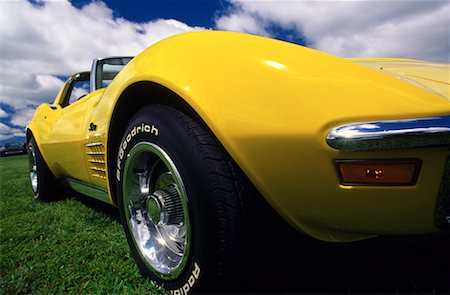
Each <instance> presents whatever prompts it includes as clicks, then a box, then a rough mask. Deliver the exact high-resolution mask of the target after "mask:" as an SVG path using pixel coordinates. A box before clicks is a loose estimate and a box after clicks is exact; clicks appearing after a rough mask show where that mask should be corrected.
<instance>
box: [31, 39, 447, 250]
mask: <svg viewBox="0 0 450 295" xmlns="http://www.w3.org/2000/svg"><path fill="white" fill-rule="evenodd" d="M67 87H68V84H65V85H64V86H63V89H62V90H61V91H60V93H59V94H58V96H57V97H56V99H55V101H54V103H53V104H43V105H41V106H39V108H38V109H37V110H36V113H35V115H34V118H33V119H32V121H31V123H30V124H29V126H28V129H27V136H28V139H30V138H31V137H33V138H34V139H35V141H36V144H37V146H38V147H39V150H40V151H41V153H42V156H43V158H44V160H45V162H46V163H47V165H48V167H49V168H50V170H51V172H52V173H53V175H54V176H55V177H56V178H58V179H71V180H72V181H71V184H72V186H77V185H79V186H80V187H81V186H84V185H85V184H87V185H89V187H90V188H91V189H92V190H91V193H90V194H91V196H94V197H96V198H98V199H101V200H103V201H106V202H109V203H111V204H116V202H117V195H116V188H115V182H116V177H117V175H116V174H117V173H120V171H117V169H116V166H117V163H116V161H117V160H116V159H117V153H118V152H119V148H118V146H119V144H120V139H121V137H122V136H123V132H124V128H125V126H126V124H127V122H128V120H129V119H130V116H131V112H133V111H134V110H136V109H138V108H140V107H141V106H144V105H147V104H151V103H154V102H158V103H165V102H168V103H169V102H170V104H171V105H179V106H180V108H181V109H182V110H183V111H188V112H192V113H194V114H195V115H196V116H198V117H199V118H200V119H201V121H203V122H204V125H205V126H207V128H208V129H209V130H210V132H211V134H213V136H214V137H215V138H216V139H217V141H218V142H220V144H221V145H222V146H223V147H224V149H225V150H226V152H227V153H228V154H229V155H230V156H231V158H232V159H233V160H234V161H235V162H236V163H237V165H238V166H239V167H240V169H242V171H243V172H244V173H245V175H246V176H247V177H248V179H249V180H250V181H251V182H252V184H253V185H254V186H255V187H256V188H257V189H258V191H259V192H260V194H261V195H262V196H263V197H264V198H265V199H266V200H267V201H268V203H270V205H271V206H272V207H273V208H274V209H275V210H276V211H277V212H278V213H279V214H280V215H281V216H282V217H283V218H284V219H285V220H286V221H287V222H288V223H289V224H291V225H292V226H293V227H295V228H296V229H298V230H299V231H301V232H304V233H306V234H308V235H310V236H312V237H315V238H317V239H320V240H324V241H338V242H348V241H354V240H358V239H363V238H368V237H372V236H375V235H391V234H401V235H403V234H422V233H432V232H436V231H438V230H439V229H438V228H437V227H436V225H435V211H436V206H437V202H438V196H439V193H440V189H441V184H442V183H443V182H448V179H447V180H446V179H444V178H443V177H444V176H443V175H444V170H445V169H446V168H445V167H446V164H447V162H448V157H449V146H448V144H440V145H433V146H421V147H415V148H398V149H376V150H356V151H354V150H353V151H352V150H345V149H344V150H342V149H336V148H333V147H331V146H330V145H329V144H328V143H327V140H326V138H327V134H329V133H330V131H331V130H332V129H333V128H336V127H338V126H343V125H346V124H351V123H355V122H374V121H389V120H408V119H416V118H427V117H441V118H444V119H445V120H448V118H449V117H448V116H449V115H450V101H449V93H448V92H449V66H448V65H443V64H433V63H427V62H423V61H413V60H402V59H343V58H338V57H335V56H332V55H329V54H326V53H322V52H319V51H316V50H313V49H309V48H305V47H302V46H298V45H294V44H290V43H286V42H281V41H276V40H272V39H268V38H263V37H256V36H250V35H245V34H238V33H229V32H213V31H207V32H196V33H187V34H182V35H177V36H174V37H171V38H168V39H165V40H163V41H161V42H159V43H157V44H155V45H153V46H151V47H149V48H148V49H146V50H145V51H143V52H142V53H141V54H139V55H138V56H136V57H135V58H134V59H133V60H131V62H129V63H128V65H127V66H126V67H125V68H124V69H123V70H121V71H120V73H119V74H118V75H117V76H116V77H115V78H114V80H113V81H112V83H111V84H110V85H109V86H108V87H106V88H102V89H98V90H96V91H94V92H91V93H89V94H88V95H87V96H86V97H84V98H83V99H81V100H79V101H77V102H75V103H73V104H71V105H69V106H66V107H62V106H61V99H62V97H63V96H64V93H65V91H67V89H66V88H67ZM91 124H93V125H91ZM92 126H94V127H95V128H92ZM448 134H449V133H447V136H448ZM340 159H352V160H367V159H370V160H374V159H386V160H389V159H419V160H420V161H421V167H420V172H419V175H418V178H417V182H416V183H415V184H414V185H407V186H376V185H360V186H355V185H343V184H341V183H340V181H339V176H338V172H337V169H336V166H335V163H334V161H336V160H340ZM92 191H95V192H96V193H95V192H94V193H92Z"/></svg>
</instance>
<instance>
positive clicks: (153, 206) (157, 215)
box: [146, 195, 164, 224]
mask: <svg viewBox="0 0 450 295" xmlns="http://www.w3.org/2000/svg"><path fill="white" fill-rule="evenodd" d="M146 206H147V217H148V219H149V220H150V221H151V222H152V223H153V224H160V223H161V221H162V220H163V214H164V207H163V204H161V202H160V200H159V198H158V197H157V196H155V195H150V196H148V197H147V200H146Z"/></svg>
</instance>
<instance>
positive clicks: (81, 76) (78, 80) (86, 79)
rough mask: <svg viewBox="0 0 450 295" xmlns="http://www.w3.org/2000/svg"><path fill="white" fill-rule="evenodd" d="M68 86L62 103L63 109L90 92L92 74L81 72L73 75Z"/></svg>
mask: <svg viewBox="0 0 450 295" xmlns="http://www.w3.org/2000/svg"><path fill="white" fill-rule="evenodd" d="M66 84H67V85H68V86H67V88H66V89H67V90H66V92H65V94H64V99H63V100H62V102H61V107H63V108H64V107H66V106H68V105H71V104H73V103H75V102H77V101H78V100H80V99H82V98H83V97H84V96H85V95H86V94H88V93H89V90H90V73H89V72H80V73H77V74H75V75H72V76H71V77H70V78H69V80H67V82H66Z"/></svg>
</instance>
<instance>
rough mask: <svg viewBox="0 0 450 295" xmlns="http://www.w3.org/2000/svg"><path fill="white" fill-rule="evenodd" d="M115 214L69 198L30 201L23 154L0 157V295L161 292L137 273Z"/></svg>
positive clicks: (101, 207)
mask: <svg viewBox="0 0 450 295" xmlns="http://www.w3.org/2000/svg"><path fill="white" fill-rule="evenodd" d="M73 195H75V194H73ZM92 204H94V205H92ZM105 212H106V213H105ZM108 212H109V214H107V213H108ZM115 214H116V216H117V213H116V211H115V209H112V208H109V206H108V205H98V204H96V203H92V202H89V201H85V200H84V199H83V198H80V197H74V196H66V198H64V199H62V200H60V201H55V202H41V201H35V200H34V199H33V197H32V192H31V188H30V184H29V182H28V175H27V158H26V156H14V157H6V158H0V243H1V244H0V294H18V293H20V294H23V293H37V294H48V293H52V294H55V293H58V294H61V293H93V294H119V293H120V294H122V293H126V294H127V293H128V294H130V293H132V294H163V293H164V291H163V290H162V289H161V288H158V287H157V285H156V284H154V283H152V282H150V281H149V280H147V279H145V278H143V277H142V276H141V274H140V273H139V270H138V268H137V266H136V265H135V262H134V260H133V258H132V257H131V253H130V250H129V248H128V245H127V242H126V239H125V235H124V233H123V229H122V226H121V224H120V222H119V221H118V220H117V217H115V216H114V215H115Z"/></svg>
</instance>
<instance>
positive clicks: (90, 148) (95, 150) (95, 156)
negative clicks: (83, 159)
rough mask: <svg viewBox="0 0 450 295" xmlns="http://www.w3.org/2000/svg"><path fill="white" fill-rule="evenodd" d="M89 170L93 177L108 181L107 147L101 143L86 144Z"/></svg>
mask: <svg viewBox="0 0 450 295" xmlns="http://www.w3.org/2000/svg"><path fill="white" fill-rule="evenodd" d="M86 153H87V159H88V162H89V169H90V171H91V175H92V176H93V177H97V178H100V179H106V166H105V147H104V145H103V143H101V142H92V143H88V144H86Z"/></svg>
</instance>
